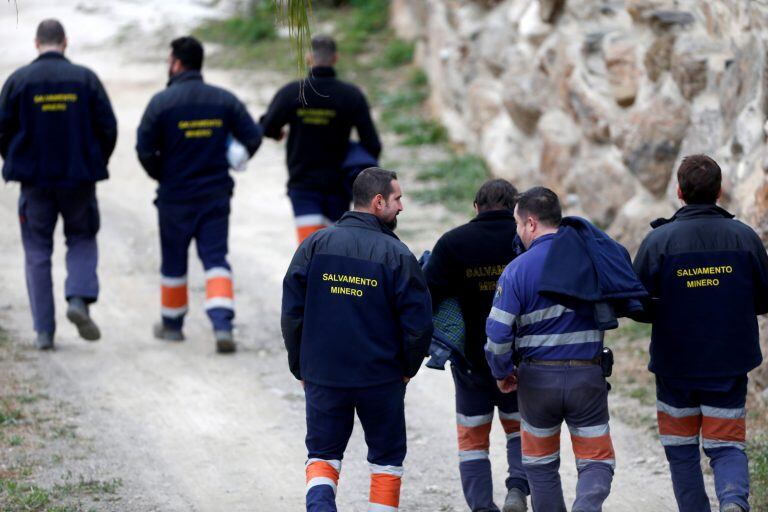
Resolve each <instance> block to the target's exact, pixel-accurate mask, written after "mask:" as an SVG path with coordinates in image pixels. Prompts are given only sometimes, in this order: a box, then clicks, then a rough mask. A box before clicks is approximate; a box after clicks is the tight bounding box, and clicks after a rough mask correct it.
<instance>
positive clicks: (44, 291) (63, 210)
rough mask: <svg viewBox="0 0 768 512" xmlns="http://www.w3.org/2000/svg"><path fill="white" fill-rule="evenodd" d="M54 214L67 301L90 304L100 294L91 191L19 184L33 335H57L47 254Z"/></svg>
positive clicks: (50, 251) (96, 221) (96, 220)
mask: <svg viewBox="0 0 768 512" xmlns="http://www.w3.org/2000/svg"><path fill="white" fill-rule="evenodd" d="M59 215H61V218H62V219H63V220H64V237H65V239H66V244H67V256H66V262H67V279H66V281H65V283H64V294H65V296H66V298H67V299H70V298H72V297H82V298H83V299H84V300H85V301H86V303H92V302H95V301H96V299H97V297H98V295H99V280H98V277H97V276H96V264H97V262H98V257H99V256H98V248H97V245H96V233H97V232H98V231H99V207H98V204H97V202H96V186H95V185H94V184H89V185H86V186H82V187H78V188H61V189H60V188H43V187H35V186H31V185H22V187H21V195H20V197H19V222H20V224H21V241H22V245H23V246H24V263H25V266H24V269H25V274H26V280H27V292H28V293H29V305H30V308H31V309H32V319H33V321H34V327H35V331H37V332H48V333H51V334H53V333H54V332H55V331H56V319H55V310H54V302H53V280H52V278H51V255H52V254H53V231H54V229H55V228H56V222H57V221H58V218H59Z"/></svg>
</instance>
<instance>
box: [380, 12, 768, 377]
mask: <svg viewBox="0 0 768 512" xmlns="http://www.w3.org/2000/svg"><path fill="white" fill-rule="evenodd" d="M392 23H393V26H394V27H395V30H396V31H397V32H398V34H399V36H400V37H402V38H405V39H409V40H413V41H415V42H416V43H417V45H416V48H417V51H416V55H417V61H418V63H419V64H420V65H421V66H422V67H423V68H424V69H425V71H426V72H427V75H428V77H429V82H430V86H431V91H432V94H431V97H430V105H431V108H432V110H433V113H434V115H435V117H436V118H438V119H440V120H441V121H442V122H443V124H444V125H445V126H446V128H447V129H448V132H449V134H450V137H451V139H452V140H453V141H454V142H456V143H459V144H461V145H463V146H465V147H466V148H467V150H469V151H472V152H476V153H479V154H481V155H483V156H484V157H485V159H486V161H487V162H488V164H489V165H490V168H491V169H492V171H493V173H494V174H496V175H498V176H502V177H506V178H509V179H511V180H512V181H513V182H514V183H515V184H516V185H517V186H518V188H521V189H522V188H526V187H529V186H531V185H534V184H543V185H545V186H548V187H550V188H553V189H554V190H555V191H556V192H558V194H560V196H561V198H563V199H564V203H565V204H566V206H567V210H568V213H572V214H581V215H585V216H587V217H589V218H591V219H593V220H594V221H595V222H596V223H597V224H598V225H600V226H601V227H604V228H606V229H607V230H608V231H609V232H610V233H611V234H612V235H614V236H616V237H617V238H618V239H619V240H621V241H622V242H623V243H624V244H625V245H626V246H627V247H628V248H629V250H630V252H631V253H634V251H635V249H636V248H637V246H638V244H639V242H640V240H642V237H643V235H644V234H645V233H646V232H647V231H648V229H649V228H648V222H649V221H650V220H652V219H654V218H657V217H660V216H668V215H670V214H671V213H672V212H674V210H675V209H676V208H677V207H678V205H679V203H678V201H677V197H676V183H675V176H674V170H676V168H677V166H678V164H679V162H680V159H681V158H682V156H683V155H686V154H690V153H700V152H701V153H707V154H709V155H711V156H713V157H714V158H715V159H716V160H717V161H718V162H719V163H720V165H721V167H722V169H723V172H724V180H725V183H724V188H725V197H724V198H723V201H722V204H723V206H725V207H726V208H728V209H729V210H731V211H732V212H733V213H734V214H736V215H737V216H738V217H739V218H741V219H742V220H744V221H746V222H748V223H750V224H751V225H752V226H754V227H755V228H756V229H757V230H758V232H759V233H760V235H761V237H762V238H763V240H764V241H768V217H767V216H766V210H768V179H767V178H766V176H767V175H766V171H768V152H766V145H765V138H766V128H767V126H766V124H765V121H766V112H767V110H768V58H767V54H768V2H766V1H765V0H755V1H749V0H677V1H675V0H602V1H600V0H503V1H500V0H393V2H392ZM757 378H758V379H763V381H762V387H763V388H765V387H768V370H765V371H764V373H763V375H758V376H757Z"/></svg>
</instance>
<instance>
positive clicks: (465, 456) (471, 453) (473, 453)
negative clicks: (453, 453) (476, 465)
mask: <svg viewBox="0 0 768 512" xmlns="http://www.w3.org/2000/svg"><path fill="white" fill-rule="evenodd" d="M487 458H488V450H466V451H461V450H459V462H469V461H471V460H481V459H487Z"/></svg>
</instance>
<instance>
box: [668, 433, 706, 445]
mask: <svg viewBox="0 0 768 512" xmlns="http://www.w3.org/2000/svg"><path fill="white" fill-rule="evenodd" d="M659 440H661V445H662V446H684V445H688V444H695V445H698V444H699V436H698V435H695V436H666V435H660V436H659Z"/></svg>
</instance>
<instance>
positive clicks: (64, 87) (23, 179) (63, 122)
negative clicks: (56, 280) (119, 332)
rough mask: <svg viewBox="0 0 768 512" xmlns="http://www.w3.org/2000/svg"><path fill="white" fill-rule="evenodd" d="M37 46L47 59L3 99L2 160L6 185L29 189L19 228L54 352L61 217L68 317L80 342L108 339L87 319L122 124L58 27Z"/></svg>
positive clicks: (13, 82) (39, 315) (38, 318)
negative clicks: (101, 185) (103, 183)
mask: <svg viewBox="0 0 768 512" xmlns="http://www.w3.org/2000/svg"><path fill="white" fill-rule="evenodd" d="M35 45H36V47H37V50H38V52H39V54H40V55H39V57H38V58H37V59H35V60H34V61H33V62H32V63H31V64H29V65H27V66H24V67H23V68H21V69H19V70H17V71H16V72H14V73H13V74H12V75H11V76H10V77H9V78H8V80H7V81H6V82H5V85H4V86H3V90H2V93H0V154H2V156H3V159H4V164H3V178H5V180H6V181H18V182H20V183H21V196H20V198H19V220H20V222H21V239H22V243H23V245H24V256H25V270H26V280H27V291H28V292H29V302H30V306H31V309H32V317H33V320H34V328H35V331H36V332H37V340H36V343H37V347H38V348H40V349H51V348H53V336H54V331H55V330H56V323H55V318H54V301H53V283H52V280H51V253H52V252H53V231H54V228H55V226H56V221H57V220H58V217H59V215H61V217H62V219H63V220H64V236H65V237H66V239H67V280H66V283H65V285H64V293H65V295H66V298H67V301H68V303H69V304H68V308H67V318H68V319H69V320H70V321H72V322H73V323H74V324H75V325H76V326H77V329H78V331H79V333H80V336H81V337H83V338H85V339H87V340H97V339H99V337H100V336H101V333H100V331H99V328H98V327H97V326H96V324H95V323H94V322H93V320H92V319H91V317H90V315H89V311H88V307H89V305H90V304H92V303H94V302H96V299H97V297H98V293H99V281H98V278H97V275H96V265H97V260H98V248H97V245H96V233H97V232H98V230H99V209H98V204H97V202H96V182H97V181H100V180H105V179H107V176H108V173H107V162H108V161H109V157H110V156H111V155H112V151H113V150H114V148H115V141H116V140H117V121H116V119H115V115H114V114H113V112H112V106H111V105H110V103H109V98H108V97H107V93H106V92H105V91H104V87H103V86H102V85H101V82H100V81H99V79H98V78H97V77H96V75H95V74H94V73H93V72H92V71H91V70H89V69H87V68H84V67H82V66H78V65H75V64H72V63H71V62H69V60H67V59H66V58H65V57H64V50H65V49H66V47H67V38H66V35H65V33H64V27H63V26H62V25H61V23H60V22H58V21H57V20H53V19H50V20H45V21H43V22H41V23H40V25H39V26H38V28H37V35H36V38H35Z"/></svg>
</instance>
